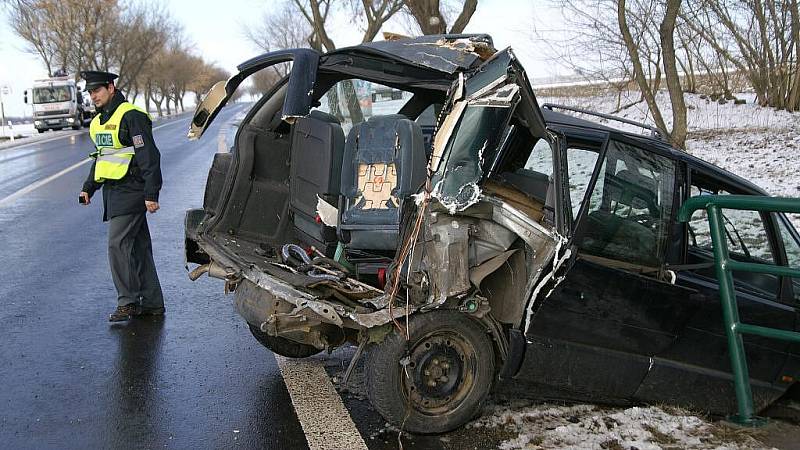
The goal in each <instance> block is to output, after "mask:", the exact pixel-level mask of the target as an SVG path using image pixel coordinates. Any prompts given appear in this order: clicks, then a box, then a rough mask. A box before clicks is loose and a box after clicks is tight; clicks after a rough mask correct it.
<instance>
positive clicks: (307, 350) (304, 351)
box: [248, 324, 322, 358]
mask: <svg viewBox="0 0 800 450" xmlns="http://www.w3.org/2000/svg"><path fill="white" fill-rule="evenodd" d="M248 325H249V326H250V333H252V334H253V337H254V338H256V340H257V341H258V343H259V344H261V345H263V346H264V347H266V348H268V349H269V350H271V351H272V352H273V353H277V354H279V355H281V356H285V357H287V358H308V357H309V356H314V355H316V354H317V353H319V352H321V351H322V350H319V349H317V348H316V347H314V346H313V345H308V344H301V343H299V342H295V341H291V340H289V339H286V338H282V337H280V336H270V335H268V334H267V333H264V332H263V331H261V330H259V329H258V327H256V326H254V325H250V324H248Z"/></svg>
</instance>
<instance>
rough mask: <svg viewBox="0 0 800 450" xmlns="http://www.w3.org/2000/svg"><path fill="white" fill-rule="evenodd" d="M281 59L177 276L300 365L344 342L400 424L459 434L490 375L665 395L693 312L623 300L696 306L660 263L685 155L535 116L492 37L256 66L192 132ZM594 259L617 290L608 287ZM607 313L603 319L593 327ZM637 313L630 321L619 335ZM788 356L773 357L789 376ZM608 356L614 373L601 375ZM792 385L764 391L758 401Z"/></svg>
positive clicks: (577, 391)
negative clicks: (285, 70)
mask: <svg viewBox="0 0 800 450" xmlns="http://www.w3.org/2000/svg"><path fill="white" fill-rule="evenodd" d="M277 64H288V65H290V66H291V70H290V72H289V74H288V75H287V76H286V77H284V78H283V79H282V80H281V81H280V82H278V83H277V84H276V85H275V86H274V87H273V88H272V90H271V91H269V92H267V93H266V94H265V95H264V96H263V97H262V98H261V99H260V100H258V101H257V102H256V103H255V104H254V105H253V106H252V108H251V109H250V111H249V112H248V113H247V115H246V116H245V118H244V119H243V120H242V121H241V125H240V126H239V128H238V131H237V134H236V138H235V143H234V145H233V147H232V148H231V149H230V152H227V153H217V154H216V155H215V156H214V161H213V164H212V166H211V168H210V171H209V176H208V181H207V184H206V189H205V195H204V198H203V208H199V209H194V210H190V211H188V212H187V215H186V260H187V267H188V264H189V263H191V264H196V267H194V268H193V270H192V271H191V272H190V274H189V276H190V278H191V279H197V278H198V277H200V276H202V275H203V274H208V276H211V277H215V278H219V279H221V280H223V281H224V290H225V292H226V293H233V296H234V306H235V308H236V311H237V312H238V313H239V314H240V315H241V316H242V318H243V319H244V320H245V321H246V322H247V324H248V325H249V328H250V330H251V332H252V334H253V336H254V337H255V338H256V339H257V340H258V341H259V342H260V343H261V344H263V345H264V346H265V347H267V348H269V349H270V350H272V351H273V352H275V353H277V354H280V355H283V356H287V357H292V358H303V357H309V356H312V355H315V354H317V353H319V352H322V351H331V350H333V349H335V348H337V347H340V346H343V345H348V344H349V345H354V346H356V348H357V350H356V352H355V355H354V357H353V360H352V361H351V364H350V367H349V368H348V370H347V373H346V376H345V382H347V378H348V377H349V375H350V373H351V372H352V370H353V367H355V364H356V363H357V362H358V360H360V359H361V358H364V360H365V361H364V363H365V371H366V373H365V382H366V389H367V392H366V394H367V395H368V396H369V398H370V400H371V402H372V404H373V405H374V407H375V408H376V409H377V410H378V411H379V412H380V413H381V414H382V415H383V416H384V417H385V418H386V420H387V421H389V422H391V423H393V424H396V425H402V426H403V427H404V429H405V430H407V431H410V432H414V433H441V432H446V431H449V430H452V429H454V428H457V427H459V426H461V425H463V424H464V423H466V422H467V421H469V420H470V419H472V418H473V417H475V416H476V415H477V414H478V413H479V412H480V409H481V406H482V404H483V402H484V400H485V399H486V397H487V395H488V393H489V392H490V390H491V389H492V387H493V386H494V385H495V384H496V383H497V381H498V380H502V379H514V380H517V379H519V380H528V381H530V382H531V383H532V384H531V385H536V386H550V389H544V390H543V391H542V392H543V394H542V395H543V396H544V397H552V398H575V399H585V398H601V399H605V400H609V401H661V400H663V399H664V398H665V397H664V396H662V395H660V391H659V389H658V386H659V384H658V383H659V382H663V380H664V379H668V377H670V376H672V375H674V373H670V372H669V371H670V370H672V371H673V372H674V371H677V372H679V373H682V372H681V370H682V369H681V368H675V367H674V366H670V364H669V363H670V362H671V361H673V360H672V359H670V358H669V355H666V353H668V349H669V348H671V347H670V346H671V345H672V344H674V343H675V342H676V340H679V338H678V336H679V335H681V331H682V330H684V327H685V322H686V320H687V319H690V318H691V317H692V314H693V313H694V312H695V310H694V309H692V306H691V305H683V306H682V309H681V308H677V309H674V310H673V309H670V308H666V307H664V306H663V305H662V307H661V309H659V307H658V306H656V305H654V304H652V303H646V304H636V305H627V304H626V305H625V307H630V308H631V309H630V310H629V311H628V313H625V312H623V311H621V310H617V309H616V308H618V307H619V305H622V304H624V302H621V301H619V299H620V298H622V297H626V296H627V297H630V296H633V297H639V298H640V297H641V295H643V294H642V292H645V294H644V295H646V296H651V297H652V298H662V299H665V301H667V302H669V301H673V300H674V299H675V298H681V299H682V298H683V296H685V298H686V299H687V301H688V299H690V298H692V299H696V298H697V295H698V294H697V292H699V291H700V288H697V289H695V288H691V287H685V286H681V285H680V283H677V284H676V279H677V278H678V277H677V276H676V275H675V274H676V272H678V270H677V269H674V268H673V269H672V270H670V269H669V268H668V262H673V260H674V265H675V266H677V265H678V264H679V263H680V262H681V261H683V260H682V259H681V258H684V256H685V252H683V247H681V245H684V244H685V242H684V240H683V238H682V234H681V233H682V232H684V230H679V229H677V227H676V226H673V225H672V222H673V219H672V218H673V216H674V211H675V210H676V209H677V206H678V205H679V202H680V201H681V195H682V194H680V195H679V193H685V192H687V191H686V190H682V189H683V188H679V189H676V187H677V186H679V185H680V184H681V183H685V182H686V175H685V174H686V170H687V169H685V166H684V165H680V164H677V163H676V162H675V161H674V160H673V159H670V158H669V157H664V156H660V155H659V154H658V152H656V153H652V152H650V151H647V150H643V149H642V145H641V142H639V141H636V140H635V139H633V138H631V137H629V136H627V135H625V134H624V133H616V134H615V132H614V131H613V130H610V129H605V128H603V127H593V128H590V127H586V126H583V124H582V123H581V122H580V121H570V120H566V119H564V120H562V118H563V117H566V116H564V115H561V114H557V113H553V112H552V111H549V110H546V111H545V113H543V111H542V108H540V106H539V105H538V103H537V101H536V98H535V96H534V93H533V91H532V89H531V87H530V84H529V82H528V80H527V77H526V75H525V72H524V70H523V68H522V66H521V65H520V63H519V62H518V60H517V59H516V57H515V56H514V53H513V51H512V50H511V49H505V50H499V51H498V50H497V49H495V48H494V46H493V43H492V40H491V37H489V36H487V35H444V36H426V37H421V38H413V39H410V38H395V39H390V40H386V41H382V42H375V43H368V44H362V45H359V46H356V47H349V48H344V49H339V50H336V51H333V52H329V53H326V54H322V53H319V52H317V51H315V50H311V49H294V50H284V51H278V52H274V53H268V54H265V55H262V56H259V57H256V58H253V59H251V60H249V61H247V62H245V63H243V64H242V65H240V66H239V68H238V69H239V73H238V74H237V75H234V76H233V77H232V78H231V79H229V80H227V81H221V82H219V83H218V84H217V85H215V86H214V87H213V88H212V90H211V91H210V92H209V93H208V94H207V95H206V97H205V98H204V99H203V101H202V102H201V104H200V105H198V107H197V110H196V112H195V115H194V118H193V120H192V123H191V125H190V130H189V137H190V138H193V139H197V138H200V137H201V136H202V135H203V133H204V131H205V130H206V128H207V127H208V126H209V124H210V123H211V122H212V121H213V120H214V118H215V117H216V116H217V113H218V112H219V110H220V108H222V107H223V106H224V105H225V103H226V102H227V101H228V99H229V98H230V97H231V95H232V94H233V93H234V92H235V90H236V88H237V87H238V86H239V84H241V83H242V82H243V81H244V80H245V79H246V78H247V77H248V76H250V75H251V74H253V73H255V72H257V71H259V70H266V69H269V68H270V67H272V66H274V65H277ZM546 118H548V120H546ZM662 146H664V145H662ZM660 151H661V150H660ZM663 152H667V153H668V152H669V150H663ZM702 168H706V166H702ZM793 231H794V230H793V229H792V232H793ZM795 234H796V233H795ZM793 236H794V235H793ZM676 237H677V239H678V241H677V242H679V243H675V242H676V241H675V239H676ZM607 270H616V271H621V272H623V273H624V276H625V277H628V279H627V283H628V284H627V285H626V286H619V287H618V290H622V291H624V290H625V289H626V288H630V289H631V292H611V291H613V289H611V288H601V287H600V286H601V285H602V279H603V277H604V276H605V277H608V276H609V275H608V273H606V272H604V271H607ZM615 273H616V272H615ZM614 276H617V275H614ZM648 289H649V290H648ZM586 298H588V300H587V306H588V309H584V306H582V305H581V304H580V302H582V301H584V299H586ZM565 299H566V300H565ZM565 305H569V306H567V307H565ZM604 308H606V309H609V310H611V311H610V312H609V311H607V310H606V309H604ZM675 311H678V313H677V314H678V315H677V316H675V317H672V318H667V317H656V316H658V315H663V316H669V315H670V314H676V313H675ZM609 314H611V315H612V316H614V315H615V314H616V316H614V317H615V318H614V324H613V325H610V326H604V327H592V326H591V325H590V324H591V320H590V319H588V318H587V317H586V316H587V315H589V316H592V315H594V316H596V318H597V319H598V320H600V321H602V320H603V317H608V315H609ZM681 314H683V315H681ZM634 316H636V317H634ZM639 316H641V317H639ZM632 317H634V318H641V319H642V320H643V321H644V323H643V325H642V326H643V328H642V327H640V326H639V324H634V325H631V327H630V328H626V324H629V322H631V321H632V320H633V319H632ZM645 319H646V320H645ZM647 320H660V321H661V323H658V324H654V323H648V322H647ZM648 327H649V328H648ZM587 328H588V329H587ZM693 329H701V330H702V329H703V327H702V326H701V327H695V328H693ZM581 330H583V331H581ZM648 330H649V331H652V333H651V334H648ZM653 330H656V331H653ZM716 331H717V330H712V331H709V332H712V333H713V332H716ZM582 332H583V333H585V336H578V334H580V333H582ZM615 332H617V333H623V334H620V335H616V336H613V335H610V334H613V333H615ZM624 333H634V334H635V335H636V336H635V339H632V340H630V342H632V343H631V344H629V346H628V347H627V348H624V346H623V347H620V345H621V344H619V342H622V341H624V340H625V339H623V338H625V335H624ZM636 333H639V334H636ZM573 334H574V335H573ZM587 336H588V338H587ZM628 336H629V337H630V334H629V335H628ZM593 340H594V341H593ZM692 341H693V339H689V340H688V341H687V343H690V342H692ZM606 343H607V344H608V345H606ZM598 348H600V350H601V351H600V353H596V354H593V352H595V351H596V350H597V349H598ZM786 351H787V350H786V349H785V348H784V349H782V350H781V349H778V350H775V352H777V353H776V356H775V357H776V358H779V359H780V358H781V355H783V359H782V360H781V361H782V363H781V364H783V362H786V363H787V364H795V366H792V367H795V368H796V365H797V364H798V360H797V357H796V356H794V357H792V358H793V359H792V358H786ZM665 352H666V353H665ZM600 355H602V356H600ZM665 355H666V356H665ZM602 358H606V361H608V360H609V359H608V358H611V360H614V359H615V358H616V359H618V360H619V361H620V364H619V365H617V367H614V368H602V369H601V370H599V369H598V367H602V364H601V362H600V359H602ZM653 358H661V359H659V360H657V361H656V363H654V359H653ZM678 360H680V358H678ZM681 361H682V360H681ZM693 363H696V361H695V362H692V361H687V362H686V365H691V364H693ZM681 364H682V362H681ZM775 364H776V367H777V365H779V364H778V363H777V362H776V363H775ZM643 365H644V366H643ZM648 365H649V368H647V367H646V366H648ZM654 367H655V370H661V372H659V374H658V376H657V377H655V378H651V380H652V382H651V383H650V384H647V383H644V381H645V380H648V376H651V377H653V376H654V375H653V374H654ZM780 367H781V369H780V370H783V369H784V366H783V365H780ZM787 367H788V366H787ZM719 370H720V372H724V370H725V369H724V368H721V369H719ZM776 370H777V369H776ZM757 373H758V372H757V371H754V378H755V377H756V374H757ZM705 375H708V374H705ZM712 375H713V374H712ZM712 375H708V376H707V377H706V378H709V379H713V378H714V376H712ZM617 377H622V378H617ZM658 377H661V378H658ZM664 377H667V378H664ZM765 377H766V378H769V377H767V376H766V375H765ZM722 379H724V376H722ZM621 380H622V381H621ZM697 380H700V381H698V382H700V383H710V381H707V380H706V381H703V380H705V379H704V378H703V377H702V374H701V373H698V375H697V377H696V381H697ZM623 381H624V382H625V383H627V384H626V385H625V386H624V387H623V386H621V385H620V384H621V383H622V382H623ZM764 383H767V381H764ZM769 383H772V381H769ZM769 383H767V384H769ZM520 386H527V384H525V383H522V384H520ZM642 386H644V387H648V386H649V389H650V391H647V392H644V391H642V390H641V389H640V388H641V387H642ZM785 389H786V386H783V385H781V386H775V385H773V384H769V386H767V385H766V384H765V385H764V389H763V390H758V389H756V392H761V393H762V394H763V398H762V399H763V402H762V403H764V404H766V403H767V401H768V400H770V401H771V400H774V398H777V396H780V394H781V393H782V392H783V391H785ZM662 390H663V389H662ZM643 392H644V394H643ZM645 394H646V395H645ZM678 400H682V399H678ZM686 400H687V401H686V402H683V404H686V403H687V402H688V403H689V404H691V403H692V402H694V401H697V398H696V397H692V396H691V395H689V394H687V399H686ZM679 403H680V402H679ZM723 403H724V402H723ZM727 406H728V405H727V404H722V405H721V406H720V409H724V408H725V407H727Z"/></svg>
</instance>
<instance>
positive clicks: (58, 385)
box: [0, 105, 495, 449]
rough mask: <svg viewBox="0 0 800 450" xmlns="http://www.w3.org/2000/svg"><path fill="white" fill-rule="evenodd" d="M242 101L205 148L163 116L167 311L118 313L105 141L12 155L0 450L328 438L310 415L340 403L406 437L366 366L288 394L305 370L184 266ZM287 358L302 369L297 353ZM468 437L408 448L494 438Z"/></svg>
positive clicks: (218, 287) (75, 136) (1, 202)
mask: <svg viewBox="0 0 800 450" xmlns="http://www.w3.org/2000/svg"><path fill="white" fill-rule="evenodd" d="M245 107H246V105H233V106H231V107H228V108H226V109H225V110H223V111H222V112H221V113H220V116H219V117H217V119H216V120H215V123H214V124H213V125H212V126H211V127H210V128H209V130H208V131H207V132H206V135H205V136H204V137H203V138H202V139H201V140H199V141H195V142H189V141H187V140H186V138H185V135H186V131H187V129H188V122H189V115H183V116H181V117H178V118H172V119H166V120H163V121H157V122H156V123H155V124H154V135H155V139H156V142H157V145H158V147H159V149H160V151H161V155H162V159H161V161H162V172H163V177H164V186H163V189H162V191H161V196H160V199H159V200H160V205H161V209H160V210H159V211H158V212H157V213H156V214H152V215H148V220H149V224H150V230H151V234H152V239H153V247H154V257H155V260H156V266H157V268H158V272H159V276H160V279H161V284H162V287H163V290H164V294H165V302H166V308H167V314H166V316H165V317H164V318H150V319H138V320H134V321H131V322H130V323H126V324H110V323H109V322H108V321H107V316H108V314H109V313H110V312H111V311H112V310H113V309H114V308H115V306H116V293H115V290H114V286H113V284H112V281H111V276H110V274H109V271H108V262H107V256H106V255H107V253H106V242H107V241H106V239H107V224H105V223H103V222H102V201H101V200H100V196H99V194H98V195H97V196H96V197H95V199H94V200H95V201H94V202H93V203H92V204H91V205H90V206H88V207H84V206H79V205H78V202H77V195H78V192H79V191H80V189H81V185H82V183H83V180H84V179H85V177H86V175H87V173H88V169H89V165H88V164H86V163H82V161H84V160H85V158H86V155H87V154H88V153H89V152H90V151H91V150H92V144H91V142H90V140H89V136H88V132H86V130H83V132H81V133H74V132H71V131H65V132H60V133H49V134H51V135H52V139H51V138H49V137H48V138H46V139H45V140H44V141H42V142H37V143H30V144H25V143H24V141H21V142H20V145H19V146H16V147H12V148H5V149H2V150H0V255H2V262H3V266H2V269H0V306H1V307H0V343H2V344H0V361H2V364H0V385H2V388H1V389H0V448H10V449H49V448H52V449H88V448H115V449H117V448H119V449H126V448H131V449H143V448H178V449H181V448H253V449H255V448H292V449H295V448H298V449H302V448H309V447H311V448H325V442H327V439H328V438H329V437H330V436H333V435H338V434H341V433H343V431H342V430H340V429H331V428H335V427H333V426H332V425H331V424H330V422H326V423H316V425H315V424H314V423H313V422H320V421H322V419H321V418H322V417H324V414H323V412H325V411H331V410H332V409H331V408H332V406H331V405H332V404H333V403H337V402H338V403H339V404H341V403H342V402H343V403H344V405H345V407H346V411H343V413H342V414H341V415H342V416H348V415H349V416H352V422H354V423H355V427H353V425H352V424H351V428H352V431H353V432H354V433H355V435H356V437H359V436H360V439H361V440H363V441H364V443H366V446H368V447H369V448H371V449H380V448H397V447H398V444H397V432H396V431H393V430H391V429H389V428H387V427H386V424H385V423H384V421H383V420H382V419H381V418H380V416H379V415H378V414H377V413H376V412H375V411H374V410H373V409H372V408H371V406H370V405H369V402H368V401H367V400H366V399H365V397H364V395H363V392H361V390H360V386H359V384H360V383H359V381H358V377H359V375H358V373H357V374H356V375H355V377H354V383H353V384H352V385H351V389H350V391H349V392H345V393H344V394H343V395H341V397H340V396H339V394H337V393H336V391H334V390H333V389H330V391H331V392H333V395H328V396H327V397H325V398H306V399H303V398H302V397H303V392H302V390H303V389H302V388H301V389H300V390H301V392H300V398H294V399H293V398H291V397H290V394H289V391H288V390H287V385H293V386H294V385H298V380H297V379H295V380H293V381H292V382H291V383H289V382H287V381H285V379H284V376H282V372H281V368H280V367H279V364H278V362H277V361H276V359H275V357H274V355H273V354H272V353H271V352H269V351H268V350H266V349H264V348H263V347H261V346H260V345H259V344H258V343H257V342H256V341H255V340H254V339H253V338H252V337H251V335H250V333H249V331H248V330H247V327H246V326H245V324H244V321H242V320H241V319H240V318H239V317H238V316H237V314H236V313H235V312H234V310H233V306H232V297H231V296H227V297H226V296H225V295H224V294H223V292H222V289H223V285H222V283H221V282H219V281H217V280H211V279H208V278H206V277H203V278H201V279H200V280H198V281H196V282H191V281H189V280H188V278H187V276H186V271H185V269H184V267H183V264H184V262H183V217H184V211H185V210H186V209H188V208H192V207H197V206H200V205H201V203H202V197H203V189H204V186H205V181H206V175H207V172H208V168H209V167H210V165H211V160H212V158H213V155H214V153H215V152H217V151H218V150H220V149H224V147H225V142H231V139H230V136H228V139H225V134H226V133H227V134H230V133H232V132H233V131H231V130H233V129H232V128H231V126H230V124H231V122H232V120H233V118H234V117H235V116H236V115H237V114H238V113H240V112H242V111H244V110H245ZM351 354H352V349H344V350H341V351H337V352H335V353H334V354H333V355H330V356H326V355H322V356H319V357H317V359H316V362H315V364H317V368H318V369H319V373H320V374H322V377H323V378H327V379H325V380H324V382H325V383H323V384H327V385H329V386H332V385H331V384H330V383H331V380H333V381H334V382H335V381H336V380H337V379H338V378H339V377H341V374H342V372H343V370H344V367H345V365H346V364H347V362H348V360H349V356H350V355H351ZM283 364H284V366H283V369H284V371H287V370H288V371H289V372H293V369H292V367H293V366H292V364H293V362H292V361H285V362H284V363H283ZM287 368H288V369H287ZM326 370H327V372H325V371H326ZM288 376H294V377H295V378H298V377H299V382H300V386H302V383H303V382H307V380H305V378H306V377H308V375H307V374H306V373H305V372H302V371H301V372H297V373H296V374H295V375H288ZM340 398H341V400H340ZM303 402H305V404H306V405H305V406H302V405H301V403H303ZM303 408H304V409H303ZM309 408H310V409H309ZM301 409H303V410H304V411H310V414H307V415H306V417H305V418H304V422H303V423H301V421H300V420H298V414H296V412H295V411H296V410H297V411H300V410H301ZM317 412H319V414H316V413H317ZM317 416H319V418H318V417H317ZM337 419H342V420H349V418H347V417H341V418H337ZM326 420H327V419H326ZM314 426H317V427H322V430H323V431H322V437H321V438H320V437H319V436H318V437H317V439H316V440H313V439H308V438H307V437H306V435H307V434H308V433H309V430H312V429H313V427H314ZM304 428H305V429H307V430H306V432H304ZM470 434H471V433H470V432H467V431H463V432H461V433H460V434H459V433H456V434H454V435H452V436H450V437H447V436H445V437H414V436H405V437H404V441H403V442H404V448H464V445H462V444H467V443H469V444H470V445H469V446H468V447H469V448H490V447H493V446H494V445H495V444H494V440H493V439H492V438H482V439H479V440H477V441H476V440H474V439H473V438H472V437H470ZM320 443H321V444H320Z"/></svg>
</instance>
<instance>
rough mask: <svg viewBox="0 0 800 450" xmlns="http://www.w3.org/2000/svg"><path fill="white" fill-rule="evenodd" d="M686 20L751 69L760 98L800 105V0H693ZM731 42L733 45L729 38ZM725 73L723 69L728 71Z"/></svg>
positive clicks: (728, 61) (741, 68) (731, 60)
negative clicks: (727, 43) (799, 70)
mask: <svg viewBox="0 0 800 450" xmlns="http://www.w3.org/2000/svg"><path fill="white" fill-rule="evenodd" d="M688 5H689V7H688V8H687V10H686V12H685V13H684V16H685V18H686V24H687V26H688V27H690V28H692V30H693V31H695V32H696V33H697V34H698V36H700V37H701V38H702V39H703V41H704V42H706V43H707V44H708V45H709V46H711V47H712V48H713V49H714V51H715V52H716V54H717V55H718V56H719V57H720V59H722V60H723V62H722V63H721V64H719V67H718V70H722V71H724V70H726V68H727V67H726V66H727V65H732V66H733V67H734V68H735V69H736V70H737V71H738V72H740V73H742V74H746V76H747V78H748V81H749V83H750V85H751V86H752V87H753V89H754V91H755V93H756V97H757V100H758V102H759V103H760V104H761V105H769V106H774V107H777V108H785V109H787V110H790V111H797V110H800V86H798V82H800V72H798V67H797V64H798V61H800V49H799V48H798V45H800V13H799V12H798V4H797V1H796V0H725V1H721V0H690V1H689V2H688ZM728 40H729V41H731V42H732V43H733V45H732V46H730V47H728V46H726V45H724V44H725V42H726V41H728ZM723 73H724V72H723Z"/></svg>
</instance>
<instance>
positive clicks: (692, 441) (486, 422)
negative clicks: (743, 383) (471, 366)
mask: <svg viewBox="0 0 800 450" xmlns="http://www.w3.org/2000/svg"><path fill="white" fill-rule="evenodd" d="M469 427H489V428H502V429H503V430H504V431H507V432H511V433H513V434H516V435H517V436H516V437H515V438H512V439H510V440H507V441H505V442H503V443H502V444H501V445H500V448H501V449H503V450H512V449H634V448H635V449H639V450H659V449H664V448H694V449H732V450H733V449H756V448H766V447H764V446H763V445H761V444H760V443H759V442H758V441H757V440H755V439H754V438H752V437H750V436H747V435H737V439H736V440H735V441H732V440H726V438H725V437H724V436H723V437H717V436H716V435H715V434H714V433H715V432H716V430H718V429H719V428H717V427H716V426H715V425H713V424H711V423H709V422H707V421H705V420H704V419H702V418H700V417H697V416H695V415H692V414H690V413H685V412H682V411H680V410H677V409H676V410H675V411H674V412H672V413H670V412H667V411H665V410H664V409H661V408H659V407H655V406H651V407H632V408H627V409H617V408H603V407H599V406H593V405H572V406H560V405H553V404H539V405H528V406H521V405H520V404H509V405H495V406H493V407H492V409H491V411H490V412H489V413H488V414H487V415H485V416H483V417H481V418H480V419H478V420H476V421H475V422H472V423H471V424H470V425H469Z"/></svg>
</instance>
